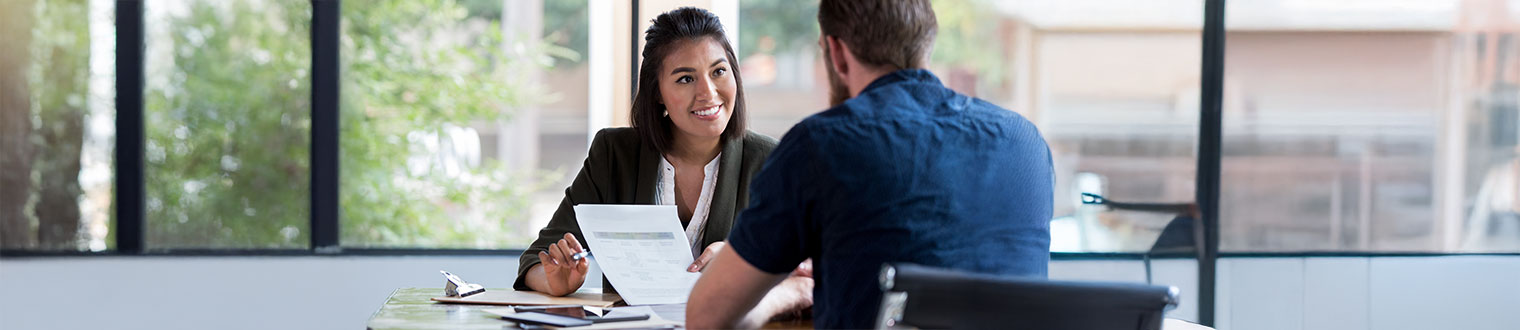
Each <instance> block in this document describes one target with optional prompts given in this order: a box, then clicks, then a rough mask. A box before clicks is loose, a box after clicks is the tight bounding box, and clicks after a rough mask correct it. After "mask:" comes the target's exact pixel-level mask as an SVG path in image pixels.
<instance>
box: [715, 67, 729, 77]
mask: <svg viewBox="0 0 1520 330" xmlns="http://www.w3.org/2000/svg"><path fill="white" fill-rule="evenodd" d="M725 73H728V68H718V69H717V70H713V77H722V76H723V74H725Z"/></svg>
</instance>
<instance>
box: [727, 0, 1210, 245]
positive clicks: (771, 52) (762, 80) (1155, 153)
mask: <svg viewBox="0 0 1520 330" xmlns="http://www.w3.org/2000/svg"><path fill="white" fill-rule="evenodd" d="M816 6H817V5H816V4H811V5H798V4H797V3H795V2H791V1H776V0H745V1H741V2H740V16H741V19H740V20H739V26H740V30H741V32H740V34H739V35H740V46H739V53H740V62H741V66H740V68H741V70H743V71H742V72H743V74H744V82H745V86H744V88H745V92H746V93H749V95H750V96H749V97H748V100H749V102H750V104H749V106H750V108H751V109H755V110H754V111H753V112H751V113H752V116H753V118H754V121H753V122H754V123H755V124H754V127H753V129H755V130H757V131H759V132H762V133H765V134H769V135H771V136H776V137H779V136H781V135H782V134H784V133H785V132H786V130H787V129H789V128H791V126H792V125H794V124H796V123H797V122H798V121H800V120H801V119H802V118H804V117H806V116H808V115H811V114H813V113H817V112H818V111H821V110H823V109H824V108H826V107H827V89H826V88H825V87H826V86H827V84H828V82H827V80H826V76H825V73H824V72H825V71H824V70H825V68H824V67H823V65H824V64H823V60H822V58H821V57H820V56H819V54H820V53H821V52H820V51H819V50H818V48H817V40H818V23H817V16H816V15H817V14H816V13H817V7H816ZM934 8H935V15H936V18H937V19H938V20H939V36H938V38H937V40H936V41H935V46H934V54H933V57H932V59H931V62H930V69H931V70H932V71H933V72H934V73H935V75H937V76H939V78H940V80H941V81H942V82H944V83H945V84H946V85H947V86H950V87H951V88H953V89H955V90H957V91H959V92H961V93H964V94H967V95H972V96H976V97H979V98H982V99H984V100H987V101H989V102H992V103H995V104H998V105H1000V106H1002V107H1004V108H1007V109H1010V110H1012V111H1016V112H1018V113H1020V114H1022V115H1023V116H1025V117H1026V118H1028V119H1029V120H1030V121H1032V122H1034V123H1035V124H1036V125H1037V126H1039V128H1040V130H1041V132H1042V133H1043V134H1044V135H1045V138H1046V140H1047V142H1048V143H1049V144H1050V147H1051V152H1052V156H1053V157H1054V159H1055V164H1054V165H1055V167H1056V185H1057V187H1056V196H1055V205H1056V208H1055V219H1052V222H1051V250H1052V251H1057V252H1119V251H1146V250H1148V249H1150V248H1151V246H1152V244H1153V243H1155V242H1156V240H1157V238H1158V236H1159V235H1160V233H1161V230H1162V229H1163V228H1164V227H1166V225H1167V224H1169V223H1171V221H1172V220H1173V219H1174V218H1176V216H1177V214H1175V213H1168V212H1160V213H1155V212H1139V211H1113V210H1107V209H1104V208H1100V207H1094V206H1084V205H1082V204H1081V203H1080V202H1081V198H1080V193H1082V192H1089V193H1097V194H1101V195H1103V196H1105V197H1108V198H1110V199H1112V200H1118V201H1124V202H1151V203H1183V204H1186V203H1192V201H1193V190H1194V183H1193V182H1194V167H1195V163H1196V157H1195V156H1194V145H1195V142H1196V136H1197V131H1198V129H1197V120H1198V119H1197V113H1198V78H1199V71H1198V70H1199V56H1200V55H1199V53H1200V50H1201V48H1200V41H1201V39H1200V37H1199V32H1200V31H1201V28H1202V21H1203V20H1202V17H1201V16H1202V15H1201V14H1196V15H1184V14H1177V13H1202V10H1203V6H1202V2H1201V1H1161V2H1146V3H1144V4H1141V3H1133V4H1131V3H1129V2H1115V1H1025V2H1015V1H984V0H945V1H935V2H934Z"/></svg>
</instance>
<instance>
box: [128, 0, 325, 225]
mask: <svg viewBox="0 0 1520 330" xmlns="http://www.w3.org/2000/svg"><path fill="white" fill-rule="evenodd" d="M144 5H145V6H144V12H145V15H146V16H145V26H144V29H145V35H144V37H145V40H144V42H145V44H146V46H147V48H146V50H145V52H146V53H145V63H144V65H145V67H144V70H145V75H146V77H145V78H146V81H145V84H146V85H145V89H146V90H145V91H144V93H145V95H144V116H145V118H144V119H145V121H146V124H145V126H146V127H145V135H146V138H147V141H145V144H144V149H145V150H144V155H143V158H144V161H145V163H146V164H145V168H144V172H145V182H146V190H147V196H146V199H147V205H146V210H147V225H146V229H147V232H146V237H145V239H146V244H147V247H148V248H304V247H306V246H309V245H310V239H309V238H307V235H308V234H309V233H308V227H309V226H310V225H309V224H310V216H309V212H310V207H309V206H308V205H309V204H310V195H309V190H310V188H309V187H310V182H311V180H310V175H311V171H310V168H311V167H310V163H309V161H308V159H309V158H310V155H309V154H310V144H311V143H310V141H311V138H310V137H311V120H310V117H311V108H310V101H311V89H310V84H309V81H310V78H309V77H308V74H309V72H308V70H309V69H310V67H311V43H310V36H311V32H310V31H309V30H308V28H309V23H310V22H311V5H310V3H309V2H308V1H304V0H182V1H148V2H146V3H145V4H144Z"/></svg>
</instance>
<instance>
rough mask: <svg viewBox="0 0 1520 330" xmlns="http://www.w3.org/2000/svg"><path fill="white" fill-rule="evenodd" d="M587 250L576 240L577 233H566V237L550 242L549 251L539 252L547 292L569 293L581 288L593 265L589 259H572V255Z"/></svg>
mask: <svg viewBox="0 0 1520 330" xmlns="http://www.w3.org/2000/svg"><path fill="white" fill-rule="evenodd" d="M581 251H585V249H583V248H581V243H580V242H578V241H576V240H575V235H571V234H570V233H565V238H563V239H560V240H559V242H555V243H554V244H549V249H548V251H544V252H539V253H538V260H539V261H541V263H540V264H539V266H540V267H542V268H543V272H544V282H545V283H544V284H546V286H547V288H544V289H546V290H543V291H544V293H547V294H549V295H551V296H564V295H568V294H570V293H572V292H575V290H577V289H580V287H581V285H582V284H585V283H586V272H587V268H588V267H590V266H591V262H590V260H588V259H585V258H582V259H581V260H570V256H571V255H574V254H576V253H580V252H581Z"/></svg>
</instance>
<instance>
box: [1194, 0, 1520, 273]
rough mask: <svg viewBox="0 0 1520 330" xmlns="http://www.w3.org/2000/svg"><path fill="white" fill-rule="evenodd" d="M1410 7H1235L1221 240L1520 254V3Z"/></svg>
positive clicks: (1240, 246) (1257, 246) (1232, 246)
mask: <svg viewBox="0 0 1520 330" xmlns="http://www.w3.org/2000/svg"><path fill="white" fill-rule="evenodd" d="M1398 3H1399V5H1397V6H1395V5H1389V4H1388V3H1386V2H1385V1H1337V2H1334V3H1328V2H1327V3H1321V2H1312V1H1290V0H1281V1H1254V2H1240V3H1231V7H1230V10H1229V13H1228V15H1229V17H1228V19H1227V20H1226V22H1227V24H1228V27H1229V32H1228V35H1227V37H1228V42H1227V45H1228V47H1229V48H1228V52H1227V58H1226V60H1225V65H1226V68H1225V83H1226V85H1225V95H1224V96H1225V98H1224V102H1225V103H1224V112H1225V113H1224V135H1225V140H1224V141H1223V153H1224V154H1223V157H1224V158H1223V175H1222V192H1221V195H1220V205H1221V211H1220V220H1221V221H1220V223H1221V237H1222V238H1221V245H1220V248H1221V250H1226V251H1306V250H1307V251H1316V250H1353V251H1400V252H1402V251H1430V252H1493V251H1509V252H1513V251H1517V250H1520V203H1517V201H1520V199H1517V198H1516V197H1515V196H1516V187H1520V181H1517V180H1520V179H1517V177H1520V159H1517V158H1516V157H1517V151H1520V150H1517V148H1516V145H1517V144H1516V140H1517V138H1520V136H1517V133H1516V129H1515V127H1516V124H1517V121H1520V119H1517V115H1516V113H1517V110H1516V109H1517V108H1516V102H1515V100H1516V97H1515V95H1516V92H1517V90H1516V88H1515V86H1516V83H1517V79H1520V73H1517V71H1516V69H1517V68H1516V65H1515V64H1516V60H1517V59H1520V56H1517V53H1516V50H1517V48H1516V45H1515V41H1514V35H1515V32H1516V31H1520V30H1517V29H1516V28H1515V22H1516V21H1515V19H1514V18H1513V14H1515V13H1520V8H1517V7H1515V6H1514V5H1513V4H1509V5H1506V3H1505V2H1474V1H1457V0H1449V1H1399V2H1398ZM1506 12H1507V13H1509V14H1504V13H1506ZM1493 13H1499V14H1493ZM1290 17H1291V18H1292V19H1288V18H1290Z"/></svg>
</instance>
